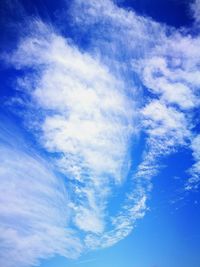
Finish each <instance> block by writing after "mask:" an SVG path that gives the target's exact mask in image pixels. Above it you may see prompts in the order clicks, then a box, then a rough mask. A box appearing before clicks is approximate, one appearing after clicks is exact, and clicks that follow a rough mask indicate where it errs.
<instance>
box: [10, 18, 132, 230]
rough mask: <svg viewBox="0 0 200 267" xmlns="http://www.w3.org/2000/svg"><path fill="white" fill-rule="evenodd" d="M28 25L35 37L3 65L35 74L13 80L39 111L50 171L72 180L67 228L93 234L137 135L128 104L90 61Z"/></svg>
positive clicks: (118, 85) (116, 84)
mask: <svg viewBox="0 0 200 267" xmlns="http://www.w3.org/2000/svg"><path fill="white" fill-rule="evenodd" d="M35 26H36V27H37V33H36V34H35V35H33V36H30V37H27V38H25V39H24V40H23V41H22V43H21V44H20V45H19V47H18V49H17V51H16V52H15V53H14V54H13V56H12V57H11V62H13V64H15V65H16V66H17V67H18V68H25V67H26V68H27V67H29V68H33V70H34V69H35V70H36V76H34V75H33V76H32V77H33V78H30V77H28V78H27V77H26V78H25V79H23V80H20V81H19V86H23V87H24V89H25V90H26V89H27V87H28V89H30V87H31V88H33V90H31V92H30V95H31V97H32V101H33V103H34V105H36V106H37V107H38V108H40V109H41V110H42V112H43V118H42V122H41V124H40V127H39V131H40V133H41V143H42V145H43V147H44V148H45V149H46V150H47V151H48V152H50V153H57V157H56V158H55V162H56V165H57V167H58V168H59V170H60V171H61V172H62V173H63V174H64V175H65V176H66V178H67V179H69V180H73V182H72V184H73V185H72V187H73V188H72V190H73V194H72V196H71V198H72V200H71V203H70V207H71V209H73V210H74V216H73V221H74V223H75V225H76V226H77V227H78V228H79V229H81V230H83V231H85V232H93V233H95V234H99V233H102V232H103V230H104V227H105V220H104V217H105V212H104V210H105V208H106V201H107V197H108V196H109V193H110V190H111V187H112V186H114V185H115V186H116V185H117V184H120V183H121V182H122V181H123V180H124V179H125V178H126V174H127V172H128V170H129V158H130V142H131V138H132V136H133V135H136V134H137V129H136V127H135V126H134V117H135V116H136V111H135V112H134V110H133V108H134V105H135V104H134V102H133V101H132V100H131V99H130V98H129V97H128V95H127V94H126V90H125V86H124V83H123V81H120V80H118V79H117V78H115V77H114V76H113V75H112V74H111V72H110V71H109V69H108V68H107V67H105V66H104V65H103V64H101V63H100V62H99V61H98V59H94V58H93V57H91V56H90V55H89V54H87V53H81V52H80V51H79V50H78V49H77V48H76V47H74V46H72V45H70V44H69V42H68V41H67V40H65V39H64V38H62V37H60V36H58V35H56V34H55V33H54V32H53V31H51V30H50V29H49V28H48V27H47V26H45V25H44V24H43V23H41V22H37V25H35ZM38 70H39V72H38ZM30 84H31V86H30ZM28 89H27V91H29V90H28ZM34 112H35V111H34ZM102 188H103V190H102Z"/></svg>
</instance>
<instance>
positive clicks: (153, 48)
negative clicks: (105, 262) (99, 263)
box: [8, 0, 200, 248]
mask: <svg viewBox="0 0 200 267" xmlns="http://www.w3.org/2000/svg"><path fill="white" fill-rule="evenodd" d="M71 14H72V17H73V22H74V23H76V27H78V28H77V29H78V30H80V34H84V32H85V31H87V34H88V35H87V36H89V37H88V38H89V40H87V41H88V42H87V45H86V51H87V52H85V51H83V50H81V49H79V48H78V47H76V46H75V45H74V44H73V43H72V40H68V39H66V38H64V37H62V36H60V35H59V34H58V33H55V31H54V30H53V29H52V28H51V27H49V26H47V25H45V24H44V23H42V22H41V21H35V22H34V23H33V24H32V27H31V34H29V35H28V36H26V37H25V38H24V39H22V41H21V43H20V44H19V46H18V49H17V50H16V51H15V52H14V53H13V54H12V56H11V55H9V58H8V61H9V62H11V63H12V64H13V65H14V66H15V67H16V68H19V69H23V70H25V71H26V75H25V77H24V78H23V79H19V81H18V86H19V88H20V89H21V90H23V92H25V93H27V94H28V95H29V96H30V97H31V103H29V104H30V106H31V108H32V110H31V112H30V113H34V116H33V117H31V121H29V126H32V127H33V128H34V130H37V134H38V135H37V137H39V142H40V143H41V145H42V147H43V148H44V149H45V150H46V152H48V156H49V157H50V158H51V159H52V160H53V161H54V164H55V165H56V167H57V170H58V171H59V172H60V173H62V174H64V175H65V177H66V179H67V180H68V184H69V186H70V189H71V191H70V201H69V204H68V207H69V208H70V210H71V214H70V218H71V220H72V221H73V223H74V224H75V226H76V227H77V228H78V229H79V230H81V231H83V232H81V234H82V236H83V239H84V243H85V246H86V247H87V248H96V247H106V246H109V245H112V244H114V243H116V242H117V241H119V240H120V239H122V238H124V237H125V236H127V235H128V234H129V233H130V231H131V230H132V229H133V227H134V222H135V220H136V219H138V218H141V217H142V216H143V215H144V214H145V212H146V210H147V207H146V199H147V197H148V192H149V191H150V189H151V178H152V177H153V176H155V175H156V174H157V172H158V170H159V167H158V165H159V164H158V160H159V159H160V158H161V157H162V156H166V155H169V154H170V153H172V152H175V151H177V149H178V148H179V147H180V146H184V147H185V148H191V147H192V149H193V153H194V159H195V161H196V163H195V164H194V166H193V167H192V168H193V173H195V175H196V173H197V172H196V171H194V169H195V170H196V169H198V168H199V167H198V166H199V165H198V158H197V157H196V154H197V150H195V149H194V148H193V145H192V146H191V144H190V143H191V142H192V143H193V142H194V143H195V139H194V140H193V133H192V127H193V124H192V122H191V121H192V116H193V115H194V113H193V112H194V109H195V108H198V107H199V100H198V95H199V88H200V79H199V74H198V72H199V71H198V68H199V59H200V53H199V44H200V39H199V38H198V36H196V37H192V36H190V35H189V34H188V35H187V34H184V35H183V34H182V33H180V32H178V31H175V30H174V29H170V28H169V27H167V26H164V25H161V24H158V23H155V22H153V21H152V20H151V19H149V18H143V17H140V16H138V15H136V14H135V13H134V12H133V11H128V10H125V9H123V8H119V7H117V5H116V4H114V3H113V2H112V1H109V0H102V1H97V0H89V1H82V0H76V1H74V2H73V4H72V7H71ZM90 35H91V36H90ZM158 37H159V38H158ZM97 55H98V56H97ZM141 88H142V89H141ZM142 90H143V91H144V92H143V91H142ZM146 91H148V93H150V96H149V97H146V94H145V92H146ZM136 102H137V103H136ZM139 107H140V112H138V109H139ZM27 112H28V111H27ZM139 123H140V126H141V129H140V130H141V131H143V132H145V134H146V140H145V141H146V146H145V150H144V154H143V160H142V162H141V164H139V166H138V169H137V172H136V174H135V176H134V177H133V178H132V186H131V188H130V192H129V194H128V196H127V199H126V200H125V201H124V203H125V204H124V203H122V205H121V207H122V208H121V209H120V211H119V212H118V213H117V215H116V216H115V217H112V218H110V215H109V212H108V210H109V196H110V195H111V194H112V192H113V190H115V186H119V185H121V184H122V183H123V180H124V179H126V175H127V173H128V171H129V168H130V166H131V162H130V161H131V159H130V152H132V151H130V148H131V144H132V141H134V138H135V137H136V136H137V135H138V131H139V130H138V127H139ZM35 128H36V129H35ZM133 160H134V158H133ZM195 166H196V167H195ZM195 177H196V176H195ZM191 179H193V180H194V175H193V177H192V178H191ZM195 181H197V180H196V179H195ZM197 182H198V181H197ZM191 184H192V185H194V184H195V183H193V182H192V183H190V185H191Z"/></svg>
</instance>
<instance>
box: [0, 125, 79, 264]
mask: <svg viewBox="0 0 200 267" xmlns="http://www.w3.org/2000/svg"><path fill="white" fill-rule="evenodd" d="M13 132H15V136H13ZM16 133H17V131H16V129H15V127H10V126H8V125H7V127H5V125H4V126H2V125H0V161H1V166H0V178H1V184H0V192H1V194H0V237H1V249H0V264H1V266H6V267H13V266H16V265H17V266H33V265H36V264H38V260H39V259H43V258H47V257H50V256H53V255H55V254H60V255H63V256H65V257H70V258H71V257H72V258H74V257H76V256H77V255H79V254H80V252H81V250H82V245H81V242H80V241H79V240H78V238H77V237H76V236H75V235H74V233H73V231H72V230H70V228H69V226H68V224H69V208H68V196H67V193H66V189H65V186H64V183H63V182H62V180H61V179H60V180H59V179H58V177H56V176H55V174H54V172H53V170H52V168H51V165H50V164H47V162H45V161H44V160H43V159H41V158H40V157H39V156H38V155H37V154H35V153H34V152H33V151H32V152H31V148H30V147H27V145H26V144H25V143H24V141H23V139H22V138H21V137H20V134H19V135H16ZM16 141H18V142H17V144H16Z"/></svg>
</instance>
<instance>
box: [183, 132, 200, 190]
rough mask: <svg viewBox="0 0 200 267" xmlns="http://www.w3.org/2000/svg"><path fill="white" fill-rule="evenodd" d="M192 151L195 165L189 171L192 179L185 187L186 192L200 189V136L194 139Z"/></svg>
mask: <svg viewBox="0 0 200 267" xmlns="http://www.w3.org/2000/svg"><path fill="white" fill-rule="evenodd" d="M191 149H192V152H193V153H192V155H193V158H194V161H195V163H194V164H193V165H192V167H191V168H190V170H189V174H190V178H189V179H188V181H187V183H186V185H185V188H186V190H191V189H198V187H199V184H200V135H197V136H195V137H194V138H193V140H192V143H191Z"/></svg>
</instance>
